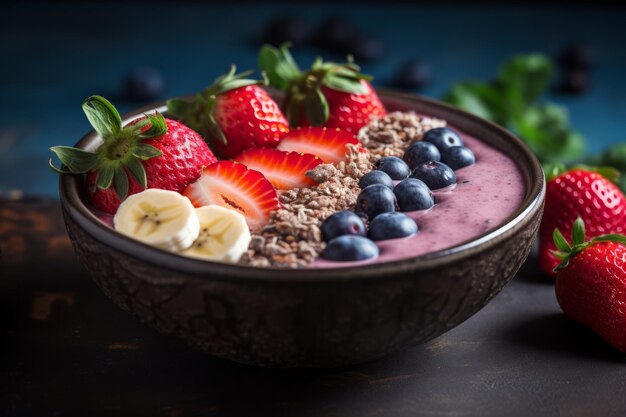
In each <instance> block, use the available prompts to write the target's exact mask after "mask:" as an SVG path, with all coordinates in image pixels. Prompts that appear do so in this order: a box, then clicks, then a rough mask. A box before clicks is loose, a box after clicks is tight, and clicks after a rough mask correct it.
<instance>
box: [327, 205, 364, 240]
mask: <svg viewBox="0 0 626 417" xmlns="http://www.w3.org/2000/svg"><path fill="white" fill-rule="evenodd" d="M343 235H359V236H365V235H366V230H365V224H363V220H361V218H360V217H359V216H357V215H356V214H354V213H353V212H351V211H339V212H337V213H333V214H331V215H330V216H329V217H327V218H326V220H324V223H322V236H324V241H326V242H328V241H330V240H331V239H334V238H336V237H337V236H343Z"/></svg>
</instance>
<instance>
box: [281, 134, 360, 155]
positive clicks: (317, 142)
mask: <svg viewBox="0 0 626 417" xmlns="http://www.w3.org/2000/svg"><path fill="white" fill-rule="evenodd" d="M359 143H360V142H359V140H358V139H357V138H356V137H355V136H354V134H353V133H350V132H348V131H345V130H341V129H335V128H326V127H300V128H297V129H292V130H291V131H290V132H289V133H287V135H285V136H284V137H283V140H282V141H281V142H280V144H279V145H278V148H277V149H279V150H281V151H295V152H301V153H310V154H313V155H317V156H318V157H319V158H320V159H321V160H322V161H324V162H325V163H328V164H331V163H332V164H335V163H337V162H339V161H341V160H343V159H344V158H345V157H346V145H347V144H353V145H358V144H359Z"/></svg>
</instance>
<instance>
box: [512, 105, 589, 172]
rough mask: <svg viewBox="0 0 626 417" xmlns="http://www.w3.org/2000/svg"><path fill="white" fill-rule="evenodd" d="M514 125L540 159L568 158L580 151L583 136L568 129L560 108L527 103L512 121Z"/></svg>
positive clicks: (575, 155)
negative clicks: (523, 109)
mask: <svg viewBox="0 0 626 417" xmlns="http://www.w3.org/2000/svg"><path fill="white" fill-rule="evenodd" d="M514 127H515V130H516V131H517V132H518V133H519V135H520V136H521V137H522V138H523V139H524V140H525V141H526V143H527V144H528V145H529V146H530V147H531V149H532V150H533V152H535V154H536V155H537V157H538V158H539V159H540V160H541V161H542V162H564V161H572V160H574V159H576V158H577V157H579V156H581V155H582V153H583V152H584V149H585V143H584V139H583V137H582V136H581V135H580V134H578V133H576V132H573V131H571V130H570V127H569V115H568V112H567V109H565V108H564V107H561V106H557V105H555V104H544V105H540V106H531V107H529V108H527V109H526V111H525V112H524V113H523V114H522V115H521V116H520V117H519V118H517V119H516V120H514Z"/></svg>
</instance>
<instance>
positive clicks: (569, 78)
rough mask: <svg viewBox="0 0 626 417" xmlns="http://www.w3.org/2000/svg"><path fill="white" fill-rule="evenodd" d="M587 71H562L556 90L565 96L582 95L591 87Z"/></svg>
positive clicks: (578, 69)
mask: <svg viewBox="0 0 626 417" xmlns="http://www.w3.org/2000/svg"><path fill="white" fill-rule="evenodd" d="M590 78H591V77H590V74H589V71H588V70H586V69H580V68H571V69H567V70H564V72H563V74H562V76H561V80H560V83H559V84H558V86H557V90H558V92H560V93H565V94H582V93H584V92H586V91H587V90H589V87H590V85H591V79H590Z"/></svg>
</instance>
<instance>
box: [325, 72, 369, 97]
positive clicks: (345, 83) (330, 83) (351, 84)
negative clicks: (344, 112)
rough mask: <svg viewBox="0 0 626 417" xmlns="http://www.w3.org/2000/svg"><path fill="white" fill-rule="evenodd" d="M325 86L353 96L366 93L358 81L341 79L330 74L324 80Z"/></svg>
mask: <svg viewBox="0 0 626 417" xmlns="http://www.w3.org/2000/svg"><path fill="white" fill-rule="evenodd" d="M323 84H324V85H325V86H326V87H329V88H332V89H333V90H337V91H343V92H346V93H352V94H364V93H365V91H366V89H365V86H364V85H363V84H361V82H360V81H359V80H358V79H354V78H346V77H339V76H336V75H332V74H330V73H329V74H328V75H327V76H326V77H325V78H324V81H323Z"/></svg>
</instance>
